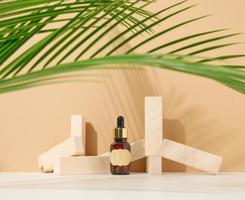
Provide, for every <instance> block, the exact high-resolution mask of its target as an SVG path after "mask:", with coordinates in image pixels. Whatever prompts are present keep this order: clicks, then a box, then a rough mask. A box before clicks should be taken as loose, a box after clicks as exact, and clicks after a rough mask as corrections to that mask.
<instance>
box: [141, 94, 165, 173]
mask: <svg viewBox="0 0 245 200" xmlns="http://www.w3.org/2000/svg"><path fill="white" fill-rule="evenodd" d="M162 121H163V117H162V97H145V154H146V156H148V157H147V159H146V171H147V173H149V174H161V173H162V159H161V156H159V155H160V149H161V144H162V137H163V136H162V134H163V132H162Z"/></svg>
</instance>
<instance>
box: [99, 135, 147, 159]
mask: <svg viewBox="0 0 245 200" xmlns="http://www.w3.org/2000/svg"><path fill="white" fill-rule="evenodd" d="M130 145H131V161H135V160H139V159H141V158H144V157H145V140H144V139H142V140H138V141H136V142H133V143H131V144H130ZM99 156H110V152H106V153H103V154H100V155H99Z"/></svg>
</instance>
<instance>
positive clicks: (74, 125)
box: [71, 115, 86, 155]
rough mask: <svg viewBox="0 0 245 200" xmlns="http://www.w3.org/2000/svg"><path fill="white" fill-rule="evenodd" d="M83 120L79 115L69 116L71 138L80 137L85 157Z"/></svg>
mask: <svg viewBox="0 0 245 200" xmlns="http://www.w3.org/2000/svg"><path fill="white" fill-rule="evenodd" d="M85 123H86V122H85V118H84V117H83V116H81V115H72V116H71V137H80V138H81V144H82V148H83V150H82V151H83V155H85V147H86V127H85Z"/></svg>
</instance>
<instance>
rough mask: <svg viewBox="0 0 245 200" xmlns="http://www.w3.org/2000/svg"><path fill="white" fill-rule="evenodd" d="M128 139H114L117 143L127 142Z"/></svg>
mask: <svg viewBox="0 0 245 200" xmlns="http://www.w3.org/2000/svg"><path fill="white" fill-rule="evenodd" d="M127 140H128V138H114V141H115V142H127Z"/></svg>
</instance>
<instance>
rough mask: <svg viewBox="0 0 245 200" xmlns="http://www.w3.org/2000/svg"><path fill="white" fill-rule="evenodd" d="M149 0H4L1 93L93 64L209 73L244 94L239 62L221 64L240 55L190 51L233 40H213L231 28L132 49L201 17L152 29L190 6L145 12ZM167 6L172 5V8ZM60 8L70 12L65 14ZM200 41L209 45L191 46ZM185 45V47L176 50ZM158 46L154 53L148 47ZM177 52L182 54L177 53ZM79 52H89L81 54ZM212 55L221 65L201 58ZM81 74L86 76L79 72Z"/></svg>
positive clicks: (0, 9)
mask: <svg viewBox="0 0 245 200" xmlns="http://www.w3.org/2000/svg"><path fill="white" fill-rule="evenodd" d="M154 2H155V1H154V0H123V1H122V0H116V1H115V0H77V1H63V0H42V1H40V0H5V1H3V2H0V93H6V92H11V91H15V90H20V89H25V88H29V87H35V86H40V85H43V84H53V83H59V82H63V81H68V80H69V81H71V80H74V79H73V78H74V77H70V76H65V75H64V74H66V73H69V72H77V71H83V70H92V69H100V68H103V67H105V66H111V64H114V65H116V66H117V65H120V64H127V65H137V66H148V67H158V68H164V69H169V70H174V71H179V72H184V73H189V74H194V75H198V76H203V77H206V78H210V79H213V80H215V81H218V82H219V83H221V84H224V85H226V86H228V87H230V88H232V89H235V90H237V91H239V92H241V93H245V71H244V69H245V68H244V66H236V65H224V64H222V61H224V60H228V59H235V58H240V57H244V55H243V54H241V55H220V56H217V57H213V58H209V57H205V56H203V57H202V58H201V59H200V58H199V57H196V55H198V54H201V53H202V54H203V53H206V52H208V51H215V50H218V49H220V48H225V47H228V46H231V45H236V44H238V43H237V42H228V43H227V42H225V41H224V42H222V43H220V44H215V42H217V41H223V40H225V39H227V38H231V37H234V36H236V35H238V33H233V34H223V35H220V36H215V37H213V36H212V37H209V38H208V39H204V40H201V39H200V38H201V37H202V36H209V35H212V34H219V33H221V32H223V31H225V30H226V29H219V30H213V31H205V32H201V33H193V34H191V35H189V36H183V37H181V38H179V39H176V40H173V41H168V42H165V43H162V44H158V46H155V47H153V48H152V49H149V50H147V51H146V52H145V53H143V54H137V52H136V50H137V51H138V50H140V49H141V48H142V46H143V45H147V44H151V42H152V41H153V40H154V39H156V38H160V37H163V36H164V35H165V34H171V32H173V31H175V30H176V29H180V28H183V27H184V26H185V25H186V24H189V23H193V22H197V21H198V20H200V19H203V18H204V17H206V16H202V17H196V18H193V19H188V20H183V21H180V22H178V23H177V24H174V25H172V26H170V27H165V28H162V29H161V30H160V31H159V32H156V30H155V29H156V27H157V26H159V25H161V24H163V23H164V22H165V21H166V20H171V19H172V18H174V17H175V16H177V15H181V14H182V13H184V12H187V11H188V10H190V9H191V8H192V7H193V6H185V3H186V2H187V1H181V2H177V3H175V4H173V5H170V6H168V7H166V8H163V9H161V10H159V11H157V12H150V11H149V10H148V6H149V5H151V4H153V3H154ZM173 9H175V10H174V11H172V10H173ZM167 11H168V12H167ZM67 14H69V15H71V16H69V17H64V16H66V15H67ZM62 17H63V18H62ZM56 22H61V23H62V26H61V27H60V28H48V29H46V27H47V26H48V25H51V24H53V23H56ZM115 28H116V29H117V28H119V30H121V31H120V33H119V34H118V35H116V36H114V37H112V38H110V40H109V41H108V42H105V43H103V44H102V45H99V44H100V43H101V41H102V39H104V37H105V36H106V35H107V34H109V33H110V32H111V31H113V30H114V29H115ZM39 34H45V37H44V38H43V39H41V40H40V41H38V42H36V43H35V44H33V45H32V46H31V47H30V48H29V49H27V50H26V51H24V52H23V53H21V54H20V55H19V56H18V57H17V58H14V59H12V56H13V55H14V54H15V52H16V51H17V50H19V49H20V48H22V47H23V45H25V44H26V43H28V42H29V40H30V39H31V38H32V37H34V36H36V35H39ZM138 37H140V38H141V42H139V43H138V44H136V45H134V46H132V47H131V48H130V49H128V50H127V51H125V52H124V53H122V55H115V52H116V51H117V50H119V49H121V48H122V47H124V46H125V45H127V44H128V43H129V42H131V41H132V40H134V39H135V38H138ZM189 40H190V41H192V43H191V44H188V45H182V43H183V42H185V41H189ZM177 44H178V45H180V46H181V47H178V48H175V49H173V50H172V51H171V52H169V53H165V54H164V53H162V52H161V51H165V48H166V47H170V46H174V45H177ZM97 45H98V46H97ZM202 45H208V46H207V47H205V48H201V49H196V50H192V49H193V48H199V46H200V47H202ZM95 46H96V47H97V48H96V49H95V48H94V47H95ZM186 50H191V52H188V53H183V52H185V51H186ZM157 51H160V52H159V53H155V52H157ZM74 52H76V55H77V56H76V57H75V58H74V59H73V60H72V61H69V63H67V60H68V57H69V56H70V55H71V54H73V53H74ZM88 52H89V53H88ZM180 52H181V53H182V54H181V55H176V53H180ZM85 54H86V55H87V54H89V55H87V56H88V58H86V56H85ZM196 60H197V61H196ZM213 61H219V62H221V64H220V65H214V64H207V63H211V62H213ZM83 79H84V80H86V77H83Z"/></svg>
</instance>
